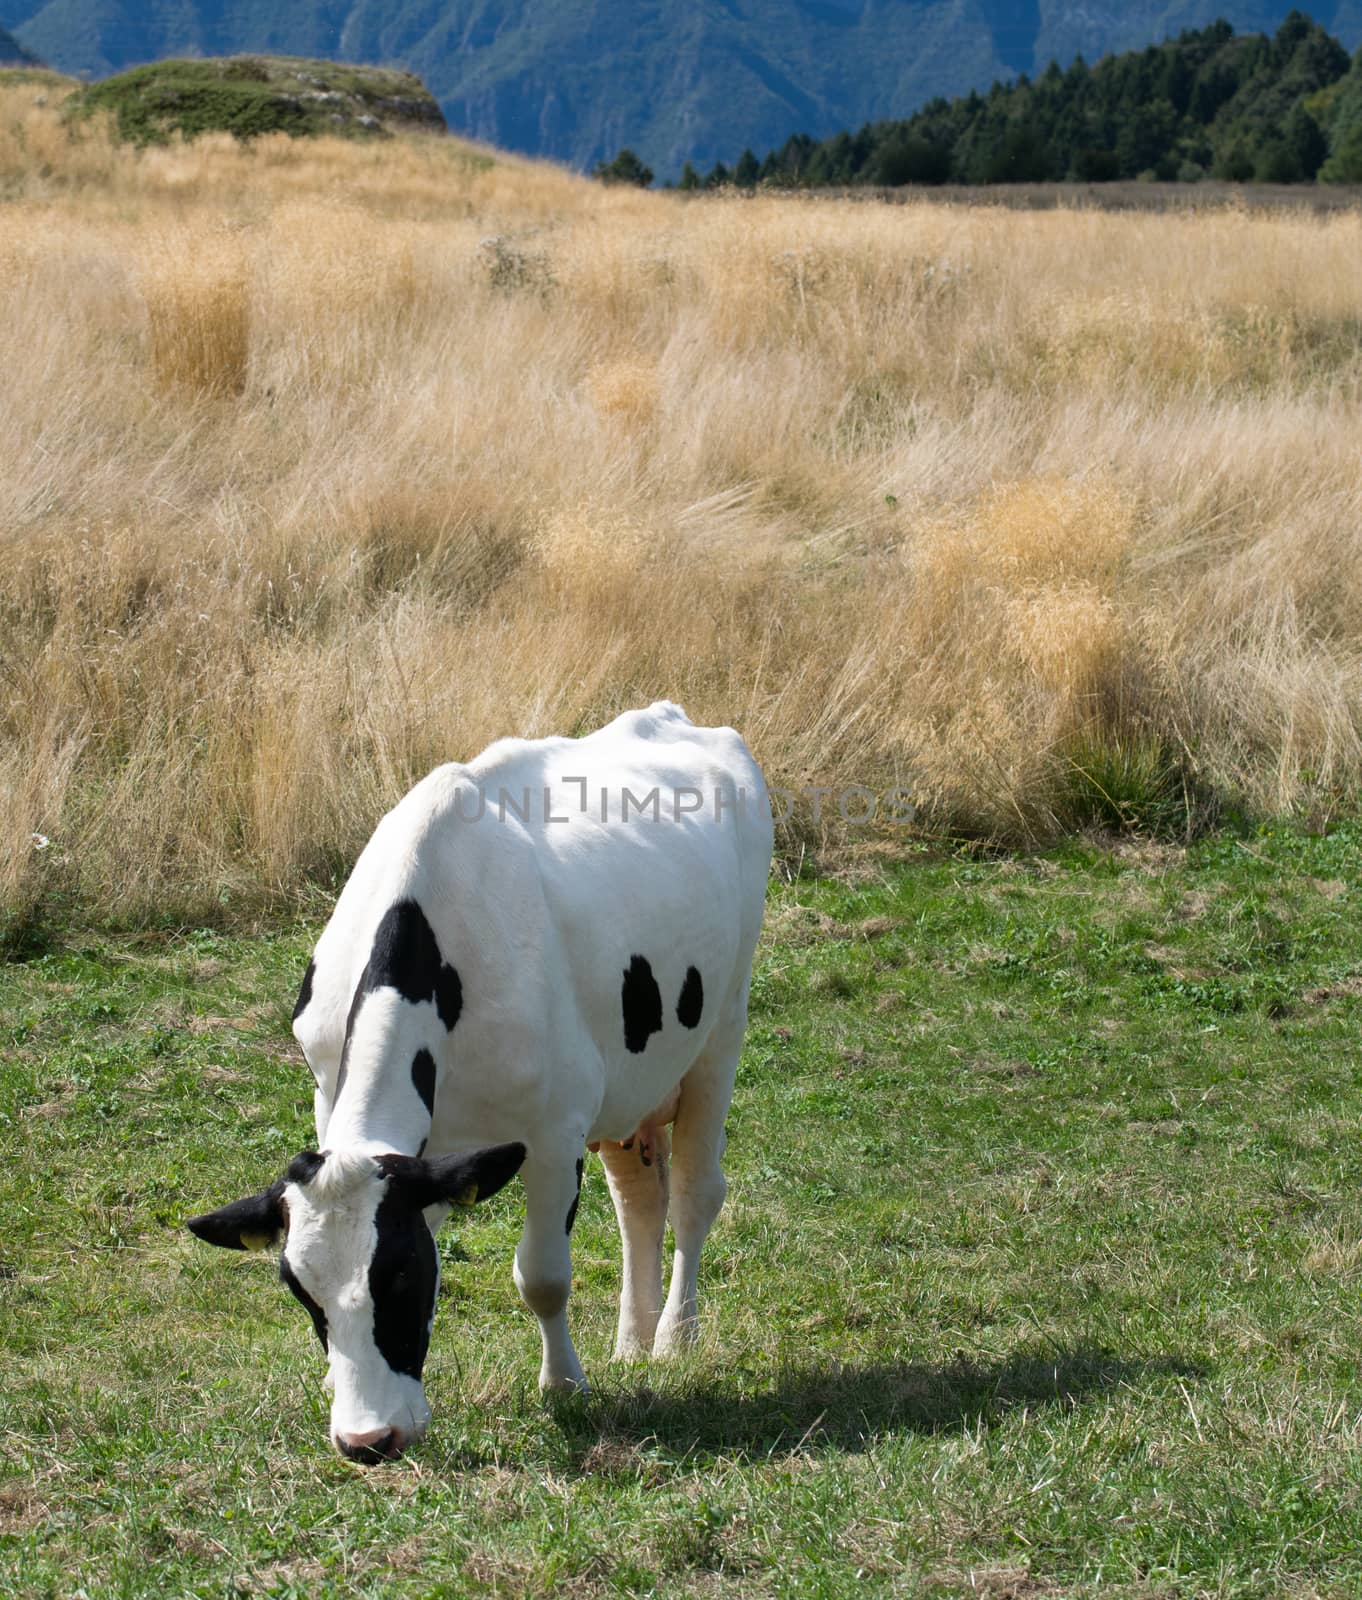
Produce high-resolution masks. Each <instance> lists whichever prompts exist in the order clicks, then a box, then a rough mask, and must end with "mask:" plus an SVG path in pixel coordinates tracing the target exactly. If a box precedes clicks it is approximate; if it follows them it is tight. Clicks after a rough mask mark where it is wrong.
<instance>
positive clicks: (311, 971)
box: [293, 961, 317, 1022]
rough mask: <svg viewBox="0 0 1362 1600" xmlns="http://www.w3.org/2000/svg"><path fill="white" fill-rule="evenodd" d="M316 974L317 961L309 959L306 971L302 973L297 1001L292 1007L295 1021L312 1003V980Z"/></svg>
mask: <svg viewBox="0 0 1362 1600" xmlns="http://www.w3.org/2000/svg"><path fill="white" fill-rule="evenodd" d="M316 975H317V963H316V962H315V961H309V962H308V964H307V971H306V972H305V973H304V974H303V986H302V988H301V989H299V991H298V1003H297V1004H296V1005H295V1006H294V1008H293V1020H294V1021H295V1022H297V1020H298V1018H299V1017H301V1016H302V1014H303V1012H304V1011H306V1010H307V1008H308V1006H309V1005H310V1004H311V1003H312V980H313V978H314V977H316Z"/></svg>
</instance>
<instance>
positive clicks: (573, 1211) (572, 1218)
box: [566, 1156, 585, 1233]
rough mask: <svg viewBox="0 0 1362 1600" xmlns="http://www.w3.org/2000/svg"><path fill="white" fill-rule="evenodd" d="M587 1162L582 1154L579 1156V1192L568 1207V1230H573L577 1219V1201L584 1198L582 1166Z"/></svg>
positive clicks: (569, 1231)
mask: <svg viewBox="0 0 1362 1600" xmlns="http://www.w3.org/2000/svg"><path fill="white" fill-rule="evenodd" d="M584 1166H585V1162H584V1161H583V1160H582V1158H581V1156H578V1157H577V1193H576V1194H575V1195H573V1197H572V1204H571V1205H570V1206H569V1207H568V1214H567V1230H566V1231H567V1232H568V1233H571V1232H572V1224H573V1223H574V1222H576V1220H577V1202H578V1201H579V1200H580V1199H581V1198H582V1168H583V1167H584Z"/></svg>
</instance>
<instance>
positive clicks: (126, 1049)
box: [0, 826, 1362, 1600]
mask: <svg viewBox="0 0 1362 1600" xmlns="http://www.w3.org/2000/svg"><path fill="white" fill-rule="evenodd" d="M1359 893H1362V831H1360V830H1359V829H1358V828H1357V827H1355V826H1341V827H1339V828H1337V829H1336V830H1335V831H1333V832H1332V833H1331V834H1329V835H1328V836H1327V837H1320V836H1311V835H1307V834H1305V833H1302V832H1298V831H1297V832H1293V831H1289V830H1277V831H1269V830H1262V831H1259V832H1257V833H1252V834H1248V835H1246V836H1244V837H1242V838H1232V837H1218V838H1213V839H1209V840H1206V841H1203V842H1201V843H1199V844H1196V845H1194V846H1192V847H1191V848H1190V849H1188V850H1186V851H1183V850H1181V849H1176V848H1171V847H1167V846H1157V845H1151V844H1148V843H1145V844H1126V845H1122V846H1118V847H1115V848H1111V847H1106V846H1102V847H1099V846H1098V845H1089V844H1083V843H1077V844H1071V845H1068V846H1065V847H1063V848H1061V849H1059V850H1057V851H1053V852H1050V853H1048V854H1042V855H1038V856H1018V857H1009V858H1000V859H974V858H970V857H967V856H958V857H957V856H950V855H941V854H931V853H923V854H922V855H920V856H918V857H915V858H911V859H909V860H907V861H905V862H901V863H899V864H897V865H893V866H887V867H885V868H883V869H882V870H872V869H868V868H867V869H865V870H862V871H860V872H858V873H857V874H854V875H849V876H843V877H840V878H838V877H822V878H818V879H806V880H796V881H794V882H793V883H785V884H783V885H778V886H776V887H774V888H773V890H772V893H771V897H770V905H769V911H768V925H767V932H766V934H765V935H764V938H763V944H762V949H761V953H760V956H759V963H758V969H757V976H756V981H755V987H754V991H753V994H754V1005H753V1022H752V1028H751V1032H750V1036H749V1042H748V1046H747V1049H746V1053H745V1058H744V1065H743V1069H742V1072H741V1077H740V1082H739V1090H738V1095H737V1099H736V1102H735V1106H734V1111H733V1116H732V1121H731V1125H730V1132H731V1148H730V1156H729V1160H728V1163H727V1165H728V1169H729V1173H730V1177H731V1189H730V1202H729V1205H728V1207H727V1209H726V1210H725V1212H724V1214H723V1216H722V1218H721V1220H720V1223H719V1225H718V1227H717V1229H716V1231H715V1234H714V1235H713V1237H712V1239H711V1243H710V1247H709V1251H708V1255H707V1259H706V1263H705V1267H704V1272H703V1275H702V1289H703V1304H704V1317H705V1334H704V1338H703V1342H702V1347H701V1349H700V1351H699V1352H698V1353H697V1354H696V1356H695V1357H694V1358H693V1359H690V1360H688V1361H687V1363H686V1364H684V1365H682V1366H679V1367H676V1368H670V1369H669V1368H662V1367H656V1366H652V1367H650V1366H639V1367H636V1368H624V1369H621V1368H614V1367H611V1366H610V1365H609V1364H608V1363H607V1360H606V1357H607V1354H608V1350H609V1342H610V1336H611V1332H612V1328H613V1316H614V1296H615V1293H616V1288H617V1282H618V1251H617V1245H616V1240H615V1237H614V1226H613V1221H612V1219H611V1217H610V1208H609V1203H608V1199H607V1197H606V1194H605V1186H604V1182H603V1177H602V1174H601V1172H600V1169H599V1167H598V1166H596V1165H595V1163H594V1162H593V1163H592V1164H591V1165H590V1166H589V1168H588V1180H587V1184H586V1188H585V1191H584V1196H583V1202H582V1208H581V1213H580V1217H579V1221H578V1224H577V1229H576V1232H575V1235H574V1245H575V1254H576V1285H575V1293H574V1300H573V1304H572V1308H571V1315H572V1318H573V1322H574V1327H575V1330H576V1332H577V1335H578V1345H579V1348H580V1350H581V1352H582V1356H583V1360H584V1362H585V1364H586V1366H587V1369H588V1372H589V1374H590V1375H591V1376H592V1378H593V1379H594V1381H595V1383H596V1386H597V1387H596V1392H595V1393H594V1395H593V1396H591V1397H590V1398H589V1399H587V1400H585V1401H581V1402H573V1403H568V1404H564V1405H559V1406H545V1405H544V1404H542V1403H541V1401H540V1400H539V1398H538V1396H537V1394H536V1392H535V1389H534V1379H535V1373H536V1370H537V1360H538V1354H537V1352H538V1336H537V1333H536V1331H535V1328H534V1324H533V1321H532V1319H531V1318H530V1317H529V1316H528V1314H526V1313H525V1312H524V1311H523V1310H522V1309H521V1308H520V1307H519V1304H518V1301H517V1299H516V1296H515V1291H514V1288H513V1286H512V1283H511V1277H510V1260H509V1258H510V1252H511V1250H512V1248H513V1243H514V1239H515V1235H516V1231H517V1225H518V1224H517V1213H518V1188H519V1186H518V1184H513V1185H512V1186H511V1188H510V1189H509V1190H508V1191H507V1193H506V1195H505V1196H504V1197H503V1198H501V1199H499V1200H497V1201H495V1202H493V1203H492V1204H491V1205H490V1206H489V1207H487V1208H485V1209H483V1210H481V1211H479V1212H478V1213H477V1214H476V1215H475V1216H473V1217H471V1218H470V1219H469V1220H468V1222H467V1223H466V1224H464V1225H463V1226H461V1227H460V1228H459V1229H458V1230H457V1231H456V1230H447V1232H446V1234H445V1235H444V1242H443V1255H444V1259H445V1263H446V1280H445V1289H444V1295H443V1306H442V1310H441V1313H440V1317H439V1320H438V1321H437V1326H436V1336H435V1342H434V1346H433V1351H432V1357H431V1363H430V1367H429V1369H428V1390H429V1392H430V1394H431V1398H432V1402H433V1404H434V1407H435V1411H436V1420H435V1422H434V1424H433V1426H432V1429H431V1432H430V1433H429V1435H428V1436H427V1438H426V1439H425V1440H424V1441H423V1442H422V1443H421V1444H420V1445H419V1446H418V1447H417V1448H416V1449H415V1450H414V1451H413V1452H412V1454H411V1455H410V1456H409V1457H408V1458H406V1459H404V1460H403V1461H401V1462H400V1463H397V1464H393V1465H391V1466H385V1467H381V1468H374V1469H368V1470H366V1469H361V1468H356V1467H350V1466H347V1465H346V1464H344V1463H343V1462H341V1461H340V1459H339V1458H337V1457H336V1456H335V1455H334V1454H333V1452H332V1450H331V1447H330V1446H329V1444H328V1443H327V1442H326V1438H325V1421H326V1407H325V1404H324V1397H323V1395H322V1392H321V1389H320V1378H321V1363H320V1358H319V1353H318V1351H317V1350H316V1348H315V1341H314V1339H313V1336H312V1333H311V1330H310V1328H309V1327H308V1325H307V1321H306V1318H305V1317H304V1316H303V1314H302V1313H301V1312H300V1311H299V1310H298V1308H297V1307H296V1306H295V1305H294V1304H293V1303H292V1301H291V1300H290V1298H289V1296H288V1295H287V1294H286V1293H285V1292H284V1291H283V1290H282V1288H281V1287H280V1286H279V1285H278V1283H277V1282H275V1281H274V1274H273V1271H272V1269H271V1266H270V1264H269V1263H268V1261H262V1260H260V1259H257V1258H244V1257H243V1258H236V1257H232V1258H229V1257H228V1256H226V1255H225V1254H224V1253H222V1252H215V1251H208V1250H206V1249H204V1248H203V1247H202V1246H199V1245H197V1244H195V1242H194V1241H192V1240H191V1239H190V1238H189V1237H188V1235H187V1234H185V1233H184V1232H183V1231H182V1228H181V1226H180V1224H181V1221H182V1219H183V1217H184V1216H185V1215H186V1214H187V1213H189V1212H192V1211H197V1210H200V1209H203V1208H204V1207H206V1206H208V1205H211V1204H215V1203H218V1202H221V1201H225V1200H228V1199H231V1198H235V1197H236V1196H237V1195H238V1194H240V1193H245V1192H247V1190H248V1189H254V1188H256V1187H259V1186H260V1185H261V1183H263V1182H265V1181H267V1180H269V1179H271V1178H272V1177H273V1176H274V1175H275V1174H276V1173H277V1172H278V1171H279V1170H280V1169H281V1168H282V1165H283V1164H284V1163H285V1162H286V1161H287V1159H288V1158H289V1156H290V1155H291V1154H292V1153H293V1152H294V1151H295V1150H296V1149H298V1148H300V1147H303V1146H305V1145H307V1144H309V1143H310V1141H311V1137H312V1132H311V1127H310V1111H309V1109H308V1107H309V1106H310V1095H309V1093H308V1089H307V1084H308V1080H307V1078H306V1075H305V1070H304V1068H303V1066H302V1064H301V1061H300V1059H299V1058H298V1055H297V1052H296V1050H295V1048H294V1047H293V1044H292V1041H291V1037H290V1034H289V1031H288V1013H289V1009H290V1004H291V1000H292V997H293V994H294V992H295V989H296V985H297V981H298V978H299V974H300V972H301V970H302V967H303V965H304V962H305V960H306V955H307V952H308V949H309V945H310V940H311V938H312V937H313V935H314V933H315V931H316V930H315V928H314V927H311V926H306V925H303V924H301V923H300V924H298V925H296V926H290V927H288V928H287V929H282V930H278V931H275V932H273V933H271V934H269V935H266V936H259V937H246V936H234V935H229V934H225V933H216V932H195V933H187V934H181V935H178V936H174V937H156V936H150V935H148V936H144V937H142V938H140V939H122V940H115V939H111V938H99V937H94V936H90V937H78V936H74V935H71V936H68V937H67V939H66V940H65V941H62V942H59V943H57V944H55V945H54V946H52V947H51V948H48V949H46V950H44V949H40V948H36V947H35V948H32V949H30V950H29V951H28V953H27V959H25V960H24V961H22V962H19V963H16V964H13V965H11V966H10V967H8V968H7V969H6V976H5V984H4V989H3V992H2V993H0V1007H2V1008H3V1009H2V1010H0V1047H3V1049H4V1051H5V1055H6V1062H7V1065H6V1069H5V1072H4V1074H3V1077H0V1130H3V1141H4V1148H5V1151H6V1159H5V1161H4V1162H3V1163H0V1214H3V1216H4V1218H5V1227H4V1231H3V1236H2V1237H0V1256H2V1257H3V1259H2V1260H0V1345H2V1346H3V1349H4V1352H5V1356H4V1370H3V1375H2V1376H0V1384H2V1386H3V1392H4V1420H5V1428H4V1432H3V1434H2V1435H0V1593H3V1594H5V1595H14V1596H24V1597H36V1596H48V1595H50V1596H63V1597H71V1596H76V1595H81V1594H83V1595H87V1596H89V1597H91V1600H95V1597H100V1600H103V1597H124V1596H126V1597H132V1596H157V1597H164V1600H169V1597H172V1596H180V1595H194V1596H203V1597H209V1596H212V1597H221V1596H226V1595H244V1594H269V1595H280V1596H283V1595H291V1596H299V1597H303V1596H306V1597H308V1600H316V1597H318V1596H328V1595H337V1596H339V1595H342V1594H344V1595H380V1594H381V1595H385V1596H386V1595H401V1596H445V1595H448V1596H457V1595H463V1594H470V1595H474V1594H504V1595H545V1596H547V1595H566V1596H574V1595H582V1596H587V1595H604V1594H613V1593H618V1594H638V1595H647V1594H657V1595H679V1594H696V1595H722V1594H733V1595H758V1596H760V1595H771V1596H796V1595H798V1596H819V1595H828V1596H833V1595H835V1596H843V1595H845V1596H851V1595H864V1594H884V1593H895V1594H904V1595H924V1596H927V1595H954V1594H982V1595H987V1596H992V1597H993V1600H1039V1597H1042V1596H1049V1595H1085V1594H1098V1593H1101V1594H1116V1595H1125V1596H1149V1597H1153V1596H1185V1597H1192V1596H1202V1595H1207V1596H1263V1597H1267V1596H1277V1595H1292V1596H1300V1597H1303V1596H1312V1595H1328V1596H1345V1595H1355V1594H1356V1593H1358V1591H1359V1588H1362V1543H1360V1542H1359V1528H1360V1527H1362V1381H1359V1374H1358V1364H1359V1359H1360V1358H1362V1326H1359V1312H1362V1203H1360V1202H1359V1198H1358V1188H1359V1180H1360V1179H1362V1147H1359V1143H1358V1139H1357V1128H1358V1125H1359V1121H1360V1120H1362V1071H1359V1063H1358V1053H1357V1037H1358V1028H1359V1022H1360V1021H1362V926H1359V920H1358V916H1357V909H1356V902H1357V897H1358V895H1359Z"/></svg>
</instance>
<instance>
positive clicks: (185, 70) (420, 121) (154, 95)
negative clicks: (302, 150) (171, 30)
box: [79, 56, 445, 144]
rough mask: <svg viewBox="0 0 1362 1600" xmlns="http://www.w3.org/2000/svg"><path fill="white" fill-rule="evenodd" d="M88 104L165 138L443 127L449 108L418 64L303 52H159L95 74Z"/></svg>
mask: <svg viewBox="0 0 1362 1600" xmlns="http://www.w3.org/2000/svg"><path fill="white" fill-rule="evenodd" d="M79 109H80V110H81V111H83V112H93V111H111V112H112V113H113V115H114V119H115V123H116V125H117V128H118V132H119V134H120V136H121V137H122V138H124V139H131V140H132V141H133V142H134V143H136V144H153V143H159V142H161V141H163V140H165V139H167V138H168V137H170V135H171V134H172V133H176V132H178V133H182V134H184V135H185V136H186V137H187V138H192V137H193V136H194V135H195V134H199V133H206V132H208V131H210V130H216V131H221V132H224V133H234V134H236V135H237V136H238V137H239V138H250V137H252V136H254V135H257V134H262V133H290V134H318V133H333V134H334V133H339V134H344V135H346V136H350V137H354V136H361V137H363V136H367V135H375V134H385V133H392V132H396V131H397V130H398V129H400V128H408V129H411V128H428V129H434V130H439V131H443V129H444V126H445V121H444V118H443V117H442V116H441V114H440V108H439V106H438V105H437V104H436V103H435V101H434V100H433V99H432V98H431V96H430V93H429V91H428V90H427V89H426V87H425V85H424V84H422V83H421V81H420V79H419V78H414V77H413V76H412V75H411V74H410V73H406V72H393V71H385V70H382V69H379V68H377V67H354V66H349V65H337V64H336V63H335V62H331V61H309V60H306V59H303V58H300V57H297V56H231V57H228V58H227V59H225V60H215V61H157V62H153V63H152V64H151V65H150V66H145V67H134V68H133V69H132V71H131V72H122V73H118V74H117V75H116V76H114V77H112V78H105V79H104V80H103V81H102V82H100V83H96V84H93V85H92V86H91V87H90V88H89V89H87V90H85V91H84V93H83V94H82V95H81V97H80V102H79Z"/></svg>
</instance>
